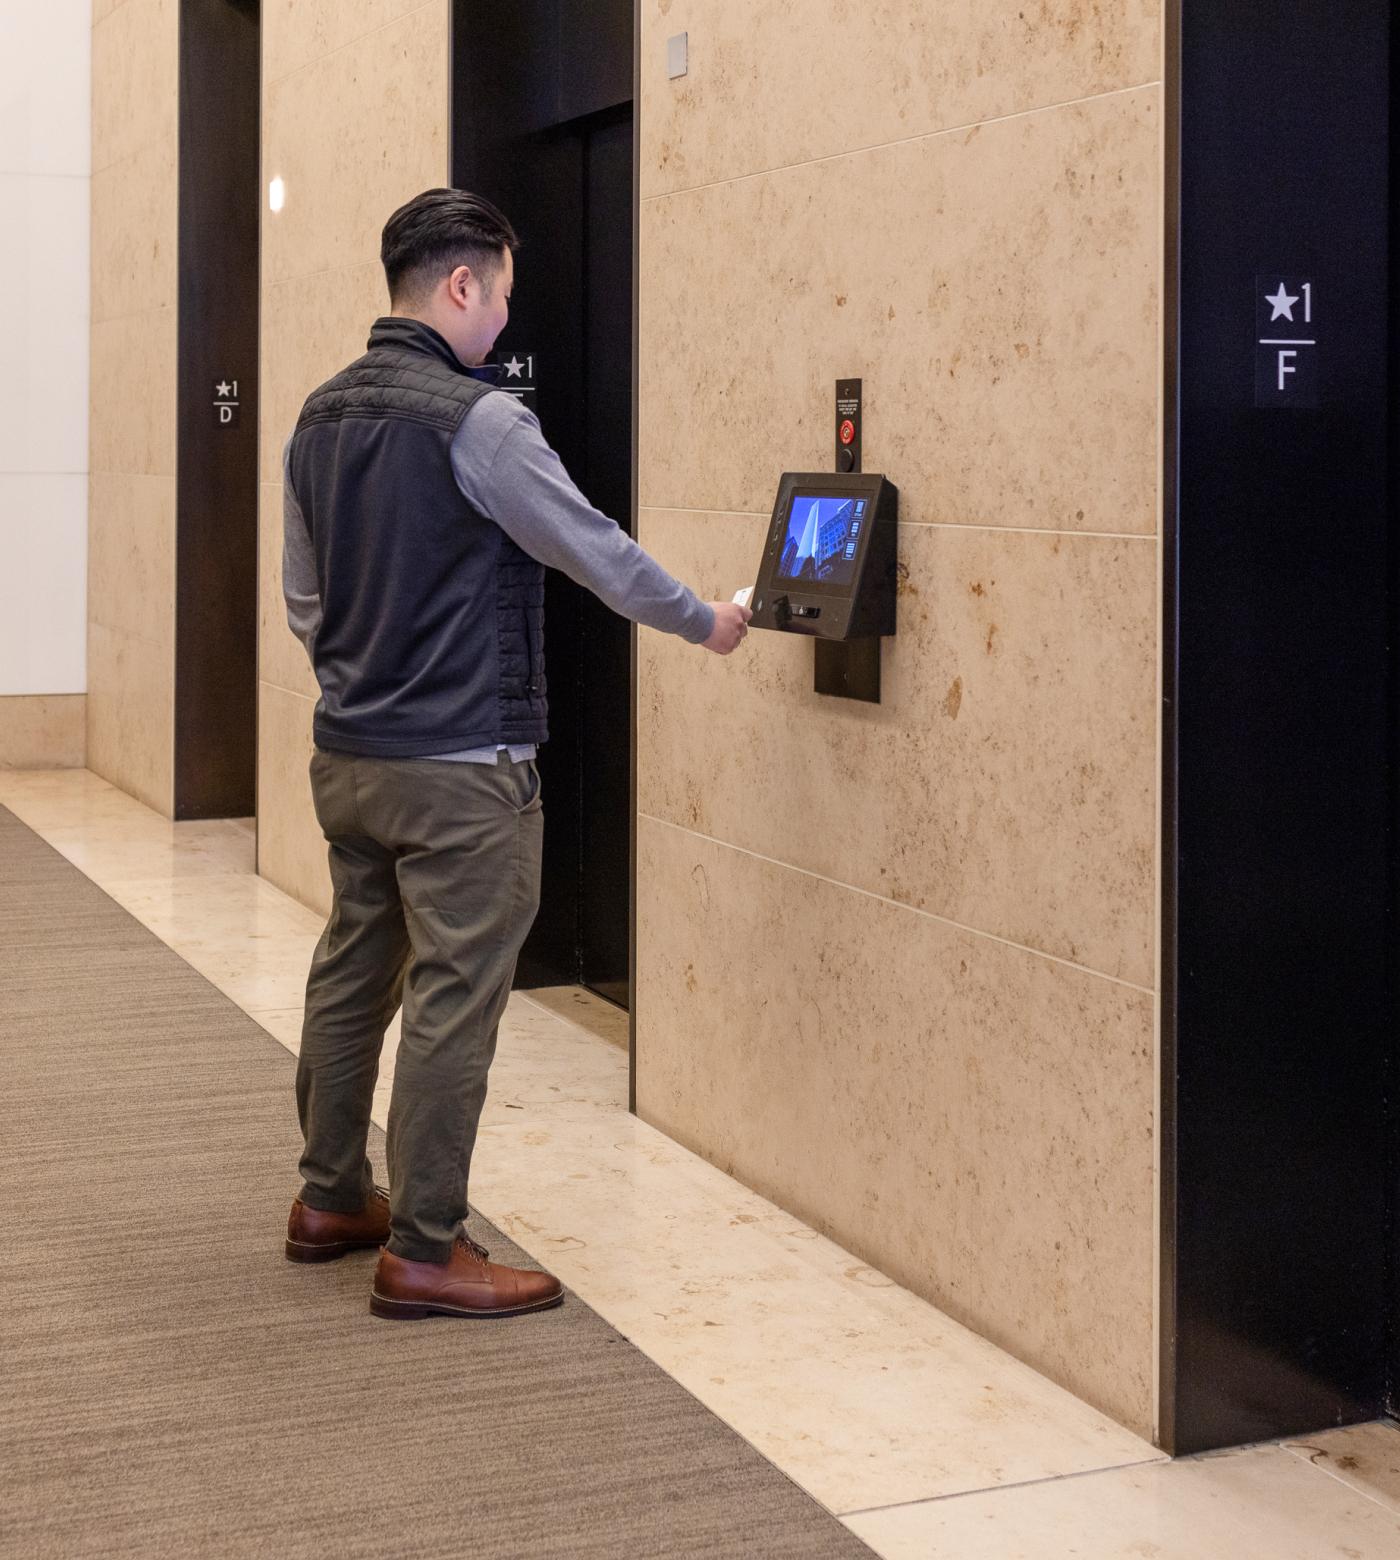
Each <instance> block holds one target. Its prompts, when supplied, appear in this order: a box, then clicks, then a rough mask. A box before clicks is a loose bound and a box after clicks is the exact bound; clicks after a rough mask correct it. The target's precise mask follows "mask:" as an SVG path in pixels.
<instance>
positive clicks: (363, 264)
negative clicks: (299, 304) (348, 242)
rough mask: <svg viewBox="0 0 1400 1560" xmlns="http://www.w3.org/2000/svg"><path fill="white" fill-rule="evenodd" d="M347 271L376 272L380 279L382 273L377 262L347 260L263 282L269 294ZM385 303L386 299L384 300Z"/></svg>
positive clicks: (270, 277)
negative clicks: (282, 288) (341, 263)
mask: <svg viewBox="0 0 1400 1560" xmlns="http://www.w3.org/2000/svg"><path fill="white" fill-rule="evenodd" d="M349 271H376V272H378V273H379V275H380V276H381V277H382V276H383V274H384V272H383V269H382V267H381V265H380V263H379V261H378V260H348V261H346V263H345V264H344V265H323V266H322V267H321V268H320V269H319V270H316V271H292V272H289V273H288V274H287V275H286V276H268V277H266V278H265V279H264V280H265V282H266V285H267V289H268V291H269V292H274V291H276V289H277V288H279V287H291V286H294V285H295V284H296V283H298V282H311V281H315V280H316V278H317V277H320V276H341V275H344V274H345V273H347V272H349ZM385 301H386V303H387V301H388V300H387V299H386V300H385Z"/></svg>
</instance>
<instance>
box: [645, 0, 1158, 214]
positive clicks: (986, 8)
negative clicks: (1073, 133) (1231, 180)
mask: <svg viewBox="0 0 1400 1560" xmlns="http://www.w3.org/2000/svg"><path fill="white" fill-rule="evenodd" d="M1160 10H1161V7H1160V5H1159V4H1158V0H1058V3H1056V4H1054V5H1048V4H1035V5H1028V4H1026V3H1025V0H951V3H950V0H944V3H942V4H940V5H938V6H936V7H932V6H926V5H918V4H914V3H911V0H873V3H867V4H862V5H850V4H846V3H844V0H776V3H774V0H767V3H765V4H763V5H755V4H754V3H753V0H643V3H642V6H641V22H642V44H641V57H642V58H641V87H642V114H641V167H642V193H643V195H655V194H659V193H662V192H664V191H668V190H675V189H682V188H687V187H690V186H694V185H697V184H709V183H713V182H717V181H722V180H727V179H735V178H738V177H740V176H741V175H743V174H748V173H757V172H761V171H762V170H765V169H770V168H783V167H787V166H789V165H790V164H793V163H798V162H804V161H807V160H810V159H812V158H817V157H830V156H832V155H834V154H838V153H842V152H848V151H850V150H851V149H852V148H853V147H857V146H879V145H882V144H884V143H886V142H889V141H896V140H901V139H905V138H907V137H909V136H916V135H925V134H927V133H928V132H930V131H933V130H947V129H952V128H954V127H956V126H958V125H969V124H974V123H978V122H980V121H983V120H988V119H994V118H997V117H999V116H1002V115H1006V114H1013V113H1018V112H1022V111H1024V110H1026V109H1034V108H1044V107H1047V106H1049V105H1051V104H1055V103H1066V102H1070V101H1072V100H1074V99H1077V98H1084V97H1089V96H1092V95H1094V94H1096V93H1103V92H1110V91H1114V90H1116V89H1120V88H1124V87H1135V86H1140V85H1142V84H1143V83H1145V82H1149V81H1156V80H1158V79H1160V77H1161V58H1160V50H1161V34H1160ZM681 32H684V33H688V35H689V70H688V72H687V74H686V75H684V76H682V77H680V78H679V79H677V80H675V81H672V80H670V79H669V78H668V76H667V71H666V41H667V39H668V38H670V37H671V36H672V35H674V34H676V33H681ZM847 209H849V207H848V208H847Z"/></svg>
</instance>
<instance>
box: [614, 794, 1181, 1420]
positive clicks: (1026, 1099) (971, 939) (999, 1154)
mask: <svg viewBox="0 0 1400 1560" xmlns="http://www.w3.org/2000/svg"><path fill="white" fill-rule="evenodd" d="M829 816H830V813H828V817H829ZM838 816H839V814H838ZM856 821H857V824H858V817H857V820H856ZM638 853H639V862H638V868H639V870H638V884H639V890H638V894H639V897H638V948H637V956H638V964H637V980H638V989H637V1025H638V1064H637V1099H638V1112H639V1114H640V1115H641V1116H642V1118H643V1119H644V1120H646V1121H647V1122H649V1123H651V1124H652V1125H654V1126H656V1127H658V1128H659V1129H661V1130H662V1131H664V1132H666V1133H668V1134H669V1135H670V1136H672V1137H674V1138H676V1139H677V1140H678V1141H679V1142H681V1143H683V1144H685V1145H686V1146H687V1147H689V1148H691V1149H693V1150H694V1151H695V1152H697V1153H699V1154H701V1155H702V1156H703V1157H705V1158H706V1159H708V1160H710V1161H711V1162H712V1163H714V1164H716V1165H717V1166H719V1168H720V1169H722V1170H724V1171H725V1172H726V1173H728V1174H730V1175H733V1176H735V1177H737V1178H738V1179H739V1180H741V1181H743V1182H744V1183H745V1184H746V1185H749V1186H751V1187H753V1188H754V1189H755V1190H757V1191H759V1192H760V1193H761V1194H763V1195H764V1196H766V1197H770V1198H772V1199H773V1200H774V1201H775V1202H777V1203H778V1204H779V1205H780V1206H782V1207H784V1208H786V1209H788V1210H789V1211H791V1212H792V1213H793V1214H795V1215H796V1216H797V1217H799V1218H801V1219H803V1220H804V1221H806V1222H808V1223H810V1224H812V1225H814V1226H815V1227H816V1228H818V1229H820V1230H821V1231H822V1232H823V1233H825V1234H827V1235H829V1236H831V1238H832V1239H834V1240H836V1241H837V1242H839V1243H840V1244H841V1245H843V1246H846V1247H847V1248H848V1249H850V1250H851V1251H853V1252H854V1253H855V1254H856V1255H857V1256H858V1257H859V1258H860V1259H861V1260H862V1261H864V1262H868V1263H869V1264H870V1265H871V1267H873V1268H874V1269H876V1270H878V1272H879V1273H884V1274H888V1275H889V1276H890V1277H892V1278H894V1279H896V1280H897V1281H898V1282H899V1283H901V1284H904V1285H907V1286H908V1287H909V1288H911V1289H913V1290H915V1291H916V1292H917V1293H919V1294H921V1295H924V1296H926V1297H927V1298H928V1299H929V1300H931V1301H933V1302H934V1303H935V1304H937V1305H938V1306H940V1307H941V1308H943V1309H944V1310H945V1311H947V1312H948V1313H949V1314H951V1315H952V1316H954V1317H956V1318H957V1319H958V1320H960V1321H962V1322H965V1323H966V1324H967V1325H969V1326H970V1327H972V1328H974V1329H975V1330H976V1331H977V1332H979V1333H981V1334H983V1335H984V1336H986V1337H988V1338H990V1339H992V1340H993V1341H994V1342H996V1343H998V1344H1001V1345H1003V1346H1004V1347H1005V1348H1007V1349H1009V1350H1010V1351H1011V1352H1012V1353H1014V1354H1016V1355H1018V1356H1019V1357H1020V1358H1022V1359H1024V1360H1026V1361H1027V1362H1028V1363H1030V1364H1031V1365H1033V1366H1034V1367H1035V1368H1036V1369H1038V1370H1041V1371H1043V1372H1044V1373H1045V1374H1046V1375H1048V1376H1050V1377H1051V1378H1053V1379H1054V1380H1056V1381H1058V1382H1061V1383H1062V1384H1063V1385H1065V1386H1066V1387H1068V1388H1069V1389H1070V1390H1071V1391H1073V1392H1075V1393H1077V1394H1079V1395H1080V1396H1081V1397H1083V1398H1085V1399H1087V1400H1088V1401H1089V1402H1091V1403H1094V1404H1095V1405H1097V1406H1098V1407H1100V1408H1102V1409H1104V1410H1105V1411H1106V1412H1107V1413H1109V1414H1111V1415H1113V1417H1114V1418H1116V1419H1118V1420H1120V1421H1121V1422H1122V1423H1124V1424H1126V1425H1129V1426H1131V1427H1132V1428H1134V1429H1135V1430H1139V1431H1141V1432H1143V1433H1147V1432H1148V1430H1149V1427H1150V1420H1151V1360H1152V1304H1153V1277H1152V1269H1153V1252H1152V1241H1153V1205H1152V1198H1153V1145H1152V1125H1153V1123H1152V1111H1153V1081H1154V1061H1153V1000H1152V998H1151V996H1150V995H1148V994H1146V993H1143V992H1140V991H1136V990H1134V989H1132V988H1130V987H1127V986H1124V985H1121V984H1119V983H1116V982H1113V981H1109V980H1105V979H1103V978H1101V977H1099V976H1095V975H1091V974H1087V973H1085V972H1083V971H1081V970H1077V969H1073V968H1070V967H1068V966H1066V965H1064V964H1060V963H1057V962H1055V961H1053V960H1049V959H1046V958H1043V957H1041V956H1039V955H1036V954H1031V953H1027V952H1025V951H1023V950H1021V949H1016V948H1012V947H1008V946H1007V945H1006V944H1004V943H1000V942H997V941H995V940H993V939H989V938H986V937H981V936H977V935H974V934H971V933H967V932H964V931H960V930H958V929H956V928H953V927H950V926H948V925H946V924H945V923H943V922H940V921H937V920H935V919H932V918H930V917H928V916H924V915H920V914H919V913H917V912H915V911H911V910H906V909H903V908H901V907H898V906H894V905H890V904H888V903H885V902H882V901H880V900H875V899H871V898H870V897H868V896H866V895H863V894H861V893H859V892H857V891H855V890H852V889H848V888H844V887H841V886H838V885H835V884H831V883H827V882H825V881H823V880H821V879H819V878H813V877H810V876H807V875H805V874H802V873H799V872H797V871H795V870H793V869H791V868H788V867H784V866H781V865H779V864H777V863H773V862H768V861H764V860H761V859H759V858H758V857H755V856H752V855H749V854H747V853H745V852H742V851H738V850H735V849H732V848H730V847H727V846H723V845H720V844H717V843H715V842H713V841H710V840H706V839H703V838H701V837H700V836H699V835H695V834H692V833H690V832H688V831H685V830H681V829H676V828H673V827H671V826H669V825H666V824H662V823H658V822H655V821H653V820H649V819H643V820H641V822H640V825H639V829H638ZM858 1271H859V1270H857V1272H858ZM871 1278H872V1281H874V1280H875V1275H874V1274H872V1275H871Z"/></svg>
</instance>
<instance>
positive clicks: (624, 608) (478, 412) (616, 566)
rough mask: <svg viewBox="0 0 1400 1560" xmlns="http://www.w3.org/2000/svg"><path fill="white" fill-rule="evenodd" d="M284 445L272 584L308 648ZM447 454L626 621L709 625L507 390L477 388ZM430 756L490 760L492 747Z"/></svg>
mask: <svg viewBox="0 0 1400 1560" xmlns="http://www.w3.org/2000/svg"><path fill="white" fill-rule="evenodd" d="M290 453H291V440H290V439H288V441H287V444H286V447H285V449H284V450H283V457H282V465H283V482H284V489H283V492H284V500H283V514H282V589H283V594H284V596H285V597H286V603H287V622H288V624H289V625H290V627H291V630H292V632H293V633H294V634H295V635H296V636H297V638H298V639H300V640H301V642H302V644H303V645H304V646H305V647H306V652H307V654H308V655H311V654H312V650H313V647H314V644H315V639H316V631H317V629H318V628H319V627H320V623H321V598H320V591H319V587H318V585H317V581H316V555H315V552H314V551H313V549H312V545H311V537H310V534H309V532H308V530H307V527H306V521H305V518H304V517H303V515H302V512H301V506H300V504H299V503H298V502H297V496H296V492H295V490H294V488H293V487H292V477H291V465H290ZM451 453H452V473H453V476H454V477H455V478H456V480H457V486H458V488H459V489H460V490H461V493H462V496H463V497H464V498H465V499H466V500H467V502H468V503H469V504H470V505H471V506H472V508H473V509H475V510H476V511H477V512H478V513H480V514H483V515H486V516H487V517H488V518H489V519H491V520H494V521H495V522H496V524H497V525H499V526H500V527H501V529H502V530H503V531H504V532H505V533H506V535H507V536H509V537H510V539H511V540H512V541H513V542H514V543H515V544H516V545H517V546H518V547H520V548H521V549H522V550H523V551H524V552H527V553H529V555H530V556H531V557H532V558H535V559H537V560H538V561H539V562H540V563H543V564H546V565H548V566H549V567H551V568H555V569H559V570H561V571H562V572H563V573H565V574H567V575H568V576H569V578H570V579H572V580H574V581H575V582H576V583H577V584H579V585H582V586H584V587H585V588H586V589H588V590H591V591H592V592H593V594H594V595H595V596H597V597H598V598H599V599H600V600H601V601H602V602H603V603H604V604H605V605H607V606H609V607H611V608H612V609H613V611H614V612H617V613H620V614H621V615H622V616H623V617H626V618H630V619H631V620H632V621H633V622H634V623H642V624H645V625H646V626H647V627H648V628H655V629H659V630H660V631H661V632H662V633H668V634H678V635H679V636H680V637H681V638H682V639H685V640H688V641H689V642H690V643H691V644H701V643H702V642H703V641H704V640H706V639H708V638H709V637H710V635H711V633H713V632H714V621H715V615H714V609H713V608H712V607H710V606H708V605H706V603H705V602H703V601H701V600H700V599H699V598H698V597H697V596H696V595H695V593H694V592H693V591H692V590H690V589H689V588H688V587H687V586H685V585H682V584H681V582H680V581H679V580H676V579H673V578H672V576H671V575H670V574H668V573H667V572H666V570H665V569H663V568H662V567H661V565H660V564H659V563H657V562H656V560H655V559H654V558H652V557H651V555H650V554H649V553H647V552H646V551H644V550H643V549H642V548H641V547H639V546H638V545H637V543H636V542H634V541H633V540H632V538H631V537H630V536H628V535H627V533H626V532H625V531H624V530H623V529H622V528H621V527H620V526H619V525H618V524H617V523H616V521H613V520H610V519H609V518H608V517H607V516H606V515H604V514H602V513H601V512H600V511H598V510H597V509H595V508H594V507H593V506H592V504H590V503H589V502H588V500H587V499H586V498H585V497H584V496H583V494H582V493H580V492H579V490H578V488H577V487H575V486H574V483H573V481H572V479H571V478H570V476H569V474H568V472H567V471H565V470H564V464H563V462H562V461H561V460H560V459H559V457H558V455H556V454H555V452H554V451H553V450H552V449H551V448H550V447H549V445H548V444H547V443H546V441H545V438H544V435H543V433H542V432H541V431H540V425H539V420H538V419H537V418H536V417H535V415H534V413H533V412H530V411H528V410H527V409H526V408H525V407H524V406H522V405H521V403H520V402H519V401H518V400H517V399H516V398H515V397H514V396H512V395H505V394H499V395H485V396H482V397H481V399H480V400H479V401H478V402H477V403H476V404H475V405H474V406H473V407H472V409H471V410H470V411H469V412H468V413H467V415H466V417H464V418H463V419H462V425H461V427H460V428H459V429H458V430H457V433H456V435H455V437H454V438H453V441H452V449H451ZM313 661H314V657H313ZM531 751H532V750H529V749H520V750H518V752H516V751H512V755H511V756H512V757H517V756H528V754H529V753H530V752H531ZM434 756H441V757H453V758H468V757H470V758H473V759H475V758H478V757H484V758H487V759H494V757H495V754H494V752H492V751H490V750H487V751H486V752H484V753H482V754H478V753H477V752H475V751H474V752H472V753H471V754H442V755H434Z"/></svg>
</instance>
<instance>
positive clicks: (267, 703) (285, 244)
mask: <svg viewBox="0 0 1400 1560" xmlns="http://www.w3.org/2000/svg"><path fill="white" fill-rule="evenodd" d="M448 22H449V6H448V3H447V0H432V3H430V4H427V5H424V4H412V3H401V0H350V3H346V4H341V3H339V0H337V3H334V4H332V3H331V0H311V3H307V4H302V3H301V0H296V4H295V5H291V4H289V3H287V0H274V3H272V4H269V5H267V6H265V8H264V20H263V27H264V30H263V179H264V183H266V181H268V180H270V179H272V178H274V177H277V176H280V177H281V178H282V179H283V180H284V181H285V186H286V204H285V206H284V207H283V209H282V210H281V211H280V212H277V213H276V214H272V213H268V214H266V215H265V217H264V220H263V251H262V254H263V277H262V324H261V335H262V355H261V365H262V367H261V378H260V385H259V388H260V398H261V405H260V411H259V418H260V427H259V458H260V466H261V479H262V481H261V486H260V490H259V492H260V498H259V505H260V515H259V605H260V623H259V634H258V644H259V651H258V654H259V678H260V683H259V693H260V705H259V721H258V729H259V753H258V818H259V835H258V859H259V871H260V872H262V873H263V875H264V876H266V877H268V878H270V879H271V880H272V881H273V882H274V883H276V884H277V885H278V887H280V888H282V889H284V890H286V892H288V893H290V894H293V895H295V896H296V897H297V898H299V899H301V900H303V901H304V902H305V903H307V904H309V905H311V906H312V907H313V908H314V909H317V910H324V909H325V908H326V907H327V905H328V904H329V893H330V889H329V882H328V879H327V877H326V867H325V841H324V839H323V838H322V836H321V832H320V829H319V828H318V827H317V824H316V820H315V816H314V813H313V811H312V808H311V792H310V785H309V781H308V779H307V773H306V769H307V763H308V761H309V759H310V754H311V714H312V709H313V702H314V699H315V697H316V695H317V692H318V690H317V688H316V683H315V679H314V677H313V675H312V673H311V669H310V667H309V665H308V664H307V660H306V656H305V652H304V651H303V650H302V648H301V646H300V644H298V643H297V641H296V640H295V639H294V638H293V636H292V634H291V633H290V631H289V630H288V628H287V623H286V616H285V612H284V609H283V604H282V587H281V548H282V449H283V445H284V444H285V442H286V439H287V436H288V435H289V434H290V433H291V431H292V428H293V426H294V425H295V422H296V418H297V414H298V413H299V412H300V410H301V406H302V403H303V401H304V400H305V399H306V397H307V395H308V394H309V393H310V392H311V391H312V390H314V389H315V387H316V386H317V385H318V384H320V383H321V382H322V381H324V380H325V379H327V378H328V377H329V376H330V375H331V374H333V373H335V372H337V371H338V370H339V369H341V368H343V367H344V366H345V364H346V363H348V362H350V361H351V359H353V358H354V357H356V356H358V354H359V353H361V352H363V351H364V348H365V340H366V338H367V336H368V335H369V329H370V326H371V325H372V324H373V322H374V320H375V318H376V317H377V316H378V315H380V314H383V313H384V312H385V310H386V308H387V304H388V300H387V296H386V293H385V289H384V276H383V271H382V270H381V268H380V265H379V235H380V231H381V229H382V228H383V225H384V222H385V219H386V218H387V217H388V216H389V213H390V212H391V211H393V210H394V208H395V207H396V206H399V205H401V204H402V203H403V202H404V201H405V200H408V199H410V198H411V197H412V196H414V195H416V194H417V193H418V192H419V191H420V190H422V189H427V188H430V187H433V186H437V185H442V184H445V183H446V182H447V158H448V118H447V106H448V81H447V67H448Z"/></svg>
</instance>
